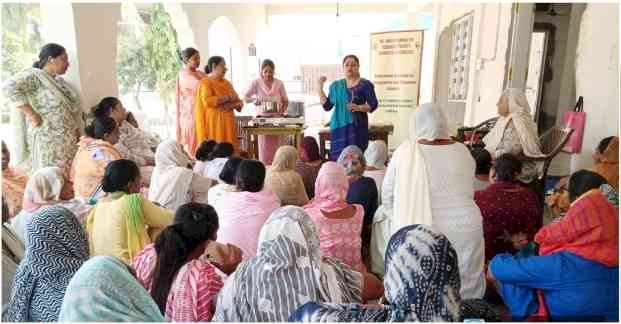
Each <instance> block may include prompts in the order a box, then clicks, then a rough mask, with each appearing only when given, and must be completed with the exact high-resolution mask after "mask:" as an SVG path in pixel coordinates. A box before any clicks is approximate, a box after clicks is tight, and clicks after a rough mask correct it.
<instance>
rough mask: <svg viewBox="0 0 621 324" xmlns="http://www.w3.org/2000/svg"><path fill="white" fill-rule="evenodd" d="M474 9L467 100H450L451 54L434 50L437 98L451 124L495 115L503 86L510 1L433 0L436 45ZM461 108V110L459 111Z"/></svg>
mask: <svg viewBox="0 0 621 324" xmlns="http://www.w3.org/2000/svg"><path fill="white" fill-rule="evenodd" d="M470 12H472V13H473V15H474V17H473V26H472V45H471V46H472V47H471V54H470V55H471V61H470V74H469V81H468V95H467V100H466V101H465V102H461V103H448V102H447V95H448V75H447V73H448V66H447V65H448V63H449V61H448V59H446V58H447V57H448V56H450V52H446V51H448V49H447V50H441V51H438V52H436V53H435V55H436V66H435V68H436V69H435V73H436V74H435V76H434V100H435V101H436V102H438V103H440V104H441V105H443V106H444V109H445V115H446V116H447V119H449V126H450V127H452V128H455V127H457V126H459V125H460V124H463V125H474V124H477V123H479V122H481V121H483V120H485V119H488V118H491V117H494V116H495V115H496V103H497V101H498V97H499V96H500V93H501V92H502V90H503V82H504V76H505V71H506V64H507V63H506V61H507V60H506V54H505V53H506V49H507V47H508V38H509V26H510V24H511V4H466V3H460V4H457V3H450V4H448V3H446V4H444V3H438V4H434V10H433V14H434V18H435V20H434V23H435V26H437V29H436V48H438V49H440V44H441V43H442V42H441V40H442V39H441V37H443V36H442V35H443V32H444V33H445V34H444V36H445V37H446V36H448V35H447V34H446V31H447V30H448V29H449V27H450V25H451V23H452V22H453V21H454V20H455V19H457V18H460V17H462V16H464V15H465V14H467V13H470ZM460 110H462V111H460Z"/></svg>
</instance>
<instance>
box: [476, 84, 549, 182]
mask: <svg viewBox="0 0 621 324" xmlns="http://www.w3.org/2000/svg"><path fill="white" fill-rule="evenodd" d="M497 106H498V115H499V118H498V121H497V122H496V125H494V128H492V130H491V131H490V132H489V133H488V134H487V135H486V136H485V137H484V138H483V142H484V143H485V149H486V150H488V151H489V152H490V154H491V155H492V159H496V158H497V157H499V156H501V155H502V154H504V153H511V154H513V155H515V156H518V157H520V160H521V161H522V164H523V166H522V173H521V174H520V176H519V180H520V181H522V182H524V183H531V182H532V181H533V180H535V179H536V178H537V176H538V175H539V174H540V172H541V166H542V164H541V163H537V162H534V161H529V160H528V159H527V158H536V157H542V156H543V154H542V153H541V144H540V142H539V137H538V135H537V124H535V122H534V121H533V117H532V116H531V114H530V106H529V105H528V101H527V100H526V95H524V92H523V91H522V90H519V89H516V88H509V89H506V90H505V91H504V92H503V93H502V96H500V100H498V104H497Z"/></svg>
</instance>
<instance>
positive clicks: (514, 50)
mask: <svg viewBox="0 0 621 324" xmlns="http://www.w3.org/2000/svg"><path fill="white" fill-rule="evenodd" d="M514 6H515V10H516V11H515V15H514V16H513V35H512V39H511V54H510V57H509V66H510V70H509V82H508V84H509V87H511V88H519V89H524V88H525V87H526V74H527V73H528V72H527V71H528V59H529V53H530V40H531V38H532V33H533V21H534V17H535V16H534V11H533V6H534V4H532V3H516V4H514Z"/></svg>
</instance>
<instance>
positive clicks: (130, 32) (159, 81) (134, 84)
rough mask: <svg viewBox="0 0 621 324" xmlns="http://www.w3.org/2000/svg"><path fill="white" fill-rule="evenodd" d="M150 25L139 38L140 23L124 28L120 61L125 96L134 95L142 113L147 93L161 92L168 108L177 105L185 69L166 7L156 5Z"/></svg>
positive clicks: (121, 83)
mask: <svg viewBox="0 0 621 324" xmlns="http://www.w3.org/2000/svg"><path fill="white" fill-rule="evenodd" d="M149 21H150V23H149V24H148V25H146V26H145V27H144V30H143V34H142V35H141V36H142V37H138V36H137V35H136V32H135V28H133V27H135V26H133V25H132V24H136V23H138V22H137V21H128V22H127V24H123V25H121V30H120V33H119V52H118V58H117V79H118V81H119V84H120V86H121V93H124V94H125V93H129V92H132V93H133V95H134V100H135V101H136V105H137V106H138V109H141V105H140V100H139V94H140V91H141V90H143V89H150V90H158V91H159V95H160V98H161V100H162V102H163V104H164V108H165V109H166V110H168V105H169V104H171V103H172V102H173V99H174V96H175V89H176V78H177V72H178V71H179V70H180V69H181V67H182V66H181V61H180V58H179V46H178V45H177V33H176V32H175V29H174V28H173V26H172V23H171V20H170V16H169V15H168V13H167V12H166V10H165V9H164V5H162V4H161V3H157V4H154V5H153V11H152V12H151V19H149Z"/></svg>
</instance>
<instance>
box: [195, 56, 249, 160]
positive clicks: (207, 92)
mask: <svg viewBox="0 0 621 324" xmlns="http://www.w3.org/2000/svg"><path fill="white" fill-rule="evenodd" d="M226 71H227V68H226V62H225V61H224V58H222V57H221V56H212V57H210V58H209V60H208V61H207V65H206V66H205V72H207V77H206V78H204V79H202V80H201V81H200V84H199V86H198V90H197V93H196V107H195V108H196V109H195V110H194V111H195V112H196V142H197V143H202V142H203V141H204V140H206V139H211V140H214V141H216V142H218V143H222V142H228V143H231V144H233V147H235V151H239V141H238V139H237V126H236V124H235V113H234V112H233V110H237V111H241V109H242V107H243V102H242V101H241V99H239V96H238V95H237V93H236V92H235V89H233V86H232V85H231V83H230V82H229V81H227V80H226V79H224V74H225V73H226Z"/></svg>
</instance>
